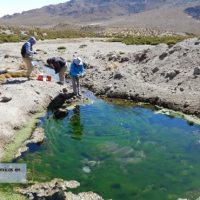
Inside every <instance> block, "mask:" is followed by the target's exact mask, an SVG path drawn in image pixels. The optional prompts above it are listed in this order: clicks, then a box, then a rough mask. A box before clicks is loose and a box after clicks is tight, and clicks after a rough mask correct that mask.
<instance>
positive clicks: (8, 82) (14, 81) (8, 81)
mask: <svg viewBox="0 0 200 200" xmlns="http://www.w3.org/2000/svg"><path fill="white" fill-rule="evenodd" d="M26 81H27V80H16V79H15V80H7V81H6V82H5V83H3V85H12V84H21V83H25V82H26Z"/></svg>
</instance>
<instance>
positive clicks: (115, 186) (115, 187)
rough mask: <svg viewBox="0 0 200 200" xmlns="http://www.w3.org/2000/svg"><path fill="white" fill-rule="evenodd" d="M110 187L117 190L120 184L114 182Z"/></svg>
mask: <svg viewBox="0 0 200 200" xmlns="http://www.w3.org/2000/svg"><path fill="white" fill-rule="evenodd" d="M111 188H113V189H116V190H118V189H120V188H121V184H120V183H114V184H112V185H111Z"/></svg>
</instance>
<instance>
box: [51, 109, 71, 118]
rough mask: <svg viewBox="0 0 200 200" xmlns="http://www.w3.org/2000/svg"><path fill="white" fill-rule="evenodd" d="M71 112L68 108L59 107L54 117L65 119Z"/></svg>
mask: <svg viewBox="0 0 200 200" xmlns="http://www.w3.org/2000/svg"><path fill="white" fill-rule="evenodd" d="M68 114H69V111H68V110H63V109H58V110H56V111H55V112H54V117H55V118H57V119H63V118H65V117H66V116H67V115H68Z"/></svg>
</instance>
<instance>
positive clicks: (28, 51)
mask: <svg viewBox="0 0 200 200" xmlns="http://www.w3.org/2000/svg"><path fill="white" fill-rule="evenodd" d="M34 44H36V39H35V37H30V38H29V39H28V40H27V41H26V42H25V43H24V44H23V46H22V49H21V54H22V59H23V61H24V63H25V65H26V67H27V73H26V77H27V78H28V80H30V76H31V73H32V71H33V68H34V66H33V63H32V61H33V55H34V54H37V52H36V51H33V45H34Z"/></svg>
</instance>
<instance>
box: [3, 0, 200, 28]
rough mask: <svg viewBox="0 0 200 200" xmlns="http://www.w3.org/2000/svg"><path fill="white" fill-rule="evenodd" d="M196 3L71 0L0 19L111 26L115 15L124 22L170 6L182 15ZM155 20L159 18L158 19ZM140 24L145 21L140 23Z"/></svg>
mask: <svg viewBox="0 0 200 200" xmlns="http://www.w3.org/2000/svg"><path fill="white" fill-rule="evenodd" d="M198 4H199V5H200V0H123V1H121V0H71V1H68V2H65V3H59V4H56V5H47V6H44V7H42V8H38V9H33V10H29V11H24V12H22V13H16V14H13V15H6V16H4V17H2V18H0V22H1V23H3V24H11V25H13V24H14V25H27V26H30V25H31V26H43V27H48V26H56V25H57V24H60V23H61V22H62V23H71V24H79V25H88V24H91V23H101V24H104V23H105V24H107V22H110V23H108V24H109V25H112V20H115V19H116V18H125V17H126V16H130V19H129V20H128V21H131V20H132V19H133V20H134V16H135V15H137V14H141V15H145V14H146V12H149V11H151V10H152V14H153V15H154V12H155V13H156V12H160V15H162V11H160V10H161V9H162V8H163V7H165V8H166V9H168V10H169V11H170V10H172V9H174V8H177V9H178V8H179V7H183V9H182V12H183V13H184V14H185V16H184V17H185V18H186V17H187V16H188V13H186V12H184V9H187V8H188V7H192V6H194V5H198ZM184 6H185V7H184ZM158 16H159V13H158ZM150 17H151V16H150ZM152 18H153V17H152ZM156 20H158V21H159V18H158V19H156ZM166 20H167V19H166ZM174 20H175V21H176V20H182V19H176V16H174ZM122 23H123V24H127V26H129V23H128V22H127V23H126V21H124V22H122ZM162 23H163V22H162ZM162 23H161V26H162ZM130 24H131V23H130ZM141 24H145V23H144V22H141ZM158 24H159V23H158ZM194 26H195V25H194ZM169 27H170V24H169Z"/></svg>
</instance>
